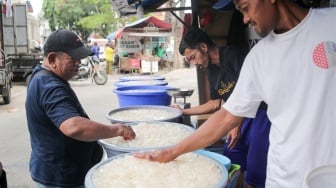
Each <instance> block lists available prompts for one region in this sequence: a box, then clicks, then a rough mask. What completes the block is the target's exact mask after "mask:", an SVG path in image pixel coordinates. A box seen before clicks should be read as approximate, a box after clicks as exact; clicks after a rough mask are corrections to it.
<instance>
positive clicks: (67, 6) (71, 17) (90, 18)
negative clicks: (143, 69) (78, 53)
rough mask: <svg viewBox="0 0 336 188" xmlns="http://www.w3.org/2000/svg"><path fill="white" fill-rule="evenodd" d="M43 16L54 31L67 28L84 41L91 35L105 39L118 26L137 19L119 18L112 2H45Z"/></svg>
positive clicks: (53, 0) (91, 0) (92, 0)
mask: <svg viewBox="0 0 336 188" xmlns="http://www.w3.org/2000/svg"><path fill="white" fill-rule="evenodd" d="M42 9H43V16H44V18H46V19H47V20H48V21H49V26H50V28H51V30H52V31H54V30H56V29H59V28H65V29H70V30H73V31H75V32H77V33H78V34H79V35H80V36H81V37H82V38H83V39H86V38H88V37H89V35H90V34H91V33H97V34H98V35H100V36H101V37H103V38H105V37H106V36H107V35H108V34H109V33H111V32H113V31H116V30H117V29H118V25H120V23H121V24H123V23H125V22H126V23H127V21H125V19H126V20H135V18H131V17H130V18H118V17H117V15H116V13H115V12H114V11H113V9H112V6H111V1H110V0H44V1H43V8H42Z"/></svg>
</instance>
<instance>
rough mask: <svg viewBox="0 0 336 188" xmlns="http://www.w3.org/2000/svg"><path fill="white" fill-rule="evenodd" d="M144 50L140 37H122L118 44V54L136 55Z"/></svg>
mask: <svg viewBox="0 0 336 188" xmlns="http://www.w3.org/2000/svg"><path fill="white" fill-rule="evenodd" d="M141 50H142V44H141V42H140V37H137V36H127V35H126V36H125V35H124V36H122V37H121V39H120V40H119V42H118V52H126V53H136V52H140V51H141Z"/></svg>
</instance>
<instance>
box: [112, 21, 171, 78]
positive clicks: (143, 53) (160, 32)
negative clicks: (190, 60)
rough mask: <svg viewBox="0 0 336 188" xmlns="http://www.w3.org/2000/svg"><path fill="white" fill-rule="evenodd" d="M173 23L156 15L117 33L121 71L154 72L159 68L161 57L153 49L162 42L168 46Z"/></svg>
mask: <svg viewBox="0 0 336 188" xmlns="http://www.w3.org/2000/svg"><path fill="white" fill-rule="evenodd" d="M171 28H172V27H171V24H170V23H168V22H165V21H162V20H160V19H158V18H156V17H154V16H150V17H146V18H143V19H140V20H138V21H136V22H134V23H131V24H129V25H127V26H125V27H124V28H122V29H121V30H120V31H119V32H118V33H117V34H116V42H117V50H118V55H119V57H120V60H119V70H120V71H121V72H123V71H127V72H134V71H137V72H141V73H154V72H158V70H159V61H160V58H158V57H156V56H155V54H154V53H153V50H154V49H155V48H156V47H157V46H159V45H160V44H164V45H165V48H167V47H168V45H170V44H169V41H170V40H169V39H170V37H172V36H173V35H172V32H171Z"/></svg>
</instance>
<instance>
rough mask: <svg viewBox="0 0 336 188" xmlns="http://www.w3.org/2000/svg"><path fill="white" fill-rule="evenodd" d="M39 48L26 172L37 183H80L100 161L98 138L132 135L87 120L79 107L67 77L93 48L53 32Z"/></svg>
mask: <svg viewBox="0 0 336 188" xmlns="http://www.w3.org/2000/svg"><path fill="white" fill-rule="evenodd" d="M43 50H44V58H43V64H42V65H41V66H37V67H36V68H35V69H34V71H33V73H32V79H31V81H30V82H29V85H28V90H27V98H26V116H27V122H28V129H29V133H30V141H31V147H32V152H31V158H30V174H31V177H32V178H33V180H34V181H35V182H36V183H37V184H38V187H84V178H85V175H86V173H87V171H88V170H89V169H90V168H91V167H92V166H93V165H94V164H95V163H97V162H98V161H99V160H100V159H101V156H100V157H98V159H97V158H96V157H95V155H96V154H97V151H99V147H98V144H97V142H96V140H98V139H103V138H110V137H116V136H122V137H123V138H124V139H133V138H134V137H135V133H134V131H133V130H132V129H131V128H130V127H129V126H125V125H122V124H114V125H105V124H101V123H98V122H94V121H91V120H90V119H89V117H88V115H87V114H86V113H85V111H84V109H83V108H82V106H81V104H80V102H79V101H78V98H77V96H76V94H75V92H74V91H73V90H72V89H71V87H70V85H69V83H68V82H67V81H68V80H69V79H71V78H72V77H73V76H75V75H76V74H77V71H78V65H79V64H80V60H81V59H83V58H85V57H87V56H89V55H91V54H92V52H91V51H90V49H87V48H86V47H84V46H83V43H82V42H81V40H80V38H79V37H78V36H77V35H76V34H74V33H73V32H71V31H68V30H64V29H60V30H57V31H55V32H53V33H51V34H50V35H49V37H48V39H47V41H46V43H45V44H44V46H43ZM98 154H99V153H98ZM94 158H96V159H94Z"/></svg>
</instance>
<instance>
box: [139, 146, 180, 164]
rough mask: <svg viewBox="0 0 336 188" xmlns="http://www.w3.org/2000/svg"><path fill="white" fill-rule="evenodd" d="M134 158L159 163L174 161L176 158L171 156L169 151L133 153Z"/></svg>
mask: <svg viewBox="0 0 336 188" xmlns="http://www.w3.org/2000/svg"><path fill="white" fill-rule="evenodd" d="M133 156H134V157H135V158H139V159H146V160H149V161H156V162H160V163H166V162H169V161H172V160H174V159H175V158H176V157H177V156H175V155H173V154H172V152H171V150H169V149H163V150H157V151H142V152H135V153H133Z"/></svg>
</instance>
